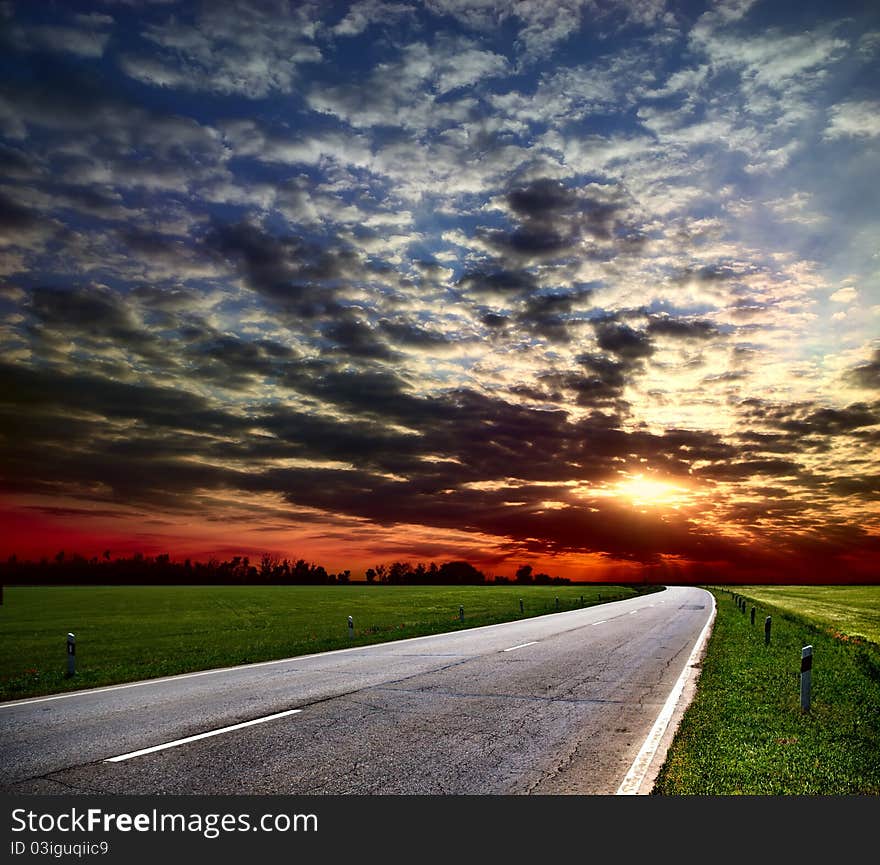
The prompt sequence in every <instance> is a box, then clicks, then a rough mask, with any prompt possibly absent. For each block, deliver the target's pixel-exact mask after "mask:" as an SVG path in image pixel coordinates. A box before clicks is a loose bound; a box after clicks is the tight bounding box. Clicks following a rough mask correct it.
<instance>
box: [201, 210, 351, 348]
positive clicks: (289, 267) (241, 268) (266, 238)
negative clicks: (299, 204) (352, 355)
mask: <svg viewBox="0 0 880 865" xmlns="http://www.w3.org/2000/svg"><path fill="white" fill-rule="evenodd" d="M205 247H206V248H207V249H208V250H209V251H213V252H215V253H216V254H218V255H219V256H221V257H222V258H223V259H224V260H226V261H227V262H229V263H230V264H231V265H232V266H233V268H234V269H235V270H237V271H238V272H239V273H240V274H241V276H242V277H243V279H244V281H245V284H246V285H247V286H248V287H249V288H251V289H252V290H253V291H255V292H257V293H258V294H260V295H262V296H263V297H264V298H266V299H267V300H269V301H271V302H272V304H273V305H274V306H275V307H277V308H278V309H279V310H280V311H282V312H283V313H286V314H287V315H288V316H289V317H293V318H294V319H306V320H312V319H318V318H322V317H327V316H333V315H338V314H340V313H342V311H343V307H342V306H341V305H340V303H339V302H338V300H337V294H338V291H339V286H340V283H341V282H342V281H343V280H346V279H352V278H354V277H355V276H362V275H363V271H362V267H361V263H360V260H359V259H358V257H357V255H356V254H355V253H354V252H353V251H352V250H351V249H348V248H343V247H339V248H337V249H328V248H327V247H326V246H322V245H319V244H316V243H309V242H307V241H305V240H303V239H302V238H301V237H297V236H295V235H286V236H277V235H274V234H271V233H269V232H267V231H264V230H263V229H262V228H260V227H258V226H256V225H252V224H250V223H246V222H240V223H234V224H227V225H222V224H219V225H215V226H214V227H213V228H212V230H211V231H210V232H209V233H208V235H207V236H206V238H205ZM347 326H349V327H350V328H351V330H352V333H354V331H356V330H357V327H356V326H354V325H352V324H351V320H349V322H348V324H347ZM351 341H352V344H353V345H357V344H358V341H357V339H356V338H354V337H353V338H352V340H351Z"/></svg>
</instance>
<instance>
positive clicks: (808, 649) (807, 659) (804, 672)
mask: <svg viewBox="0 0 880 865" xmlns="http://www.w3.org/2000/svg"><path fill="white" fill-rule="evenodd" d="M812 670H813V647H812V646H804V647H803V649H801V709H802V710H803V711H804V712H809V711H810V679H811V677H812Z"/></svg>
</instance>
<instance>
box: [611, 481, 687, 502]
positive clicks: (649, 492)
mask: <svg viewBox="0 0 880 865" xmlns="http://www.w3.org/2000/svg"><path fill="white" fill-rule="evenodd" d="M608 494H609V495H613V496H616V497H619V498H624V499H629V500H630V501H631V502H632V503H633V504H634V505H639V506H648V507H657V506H661V505H664V506H669V507H674V508H677V507H680V506H681V505H683V504H685V503H687V502H688V501H690V499H691V492H690V491H689V490H688V489H686V488H685V487H683V486H678V485H676V484H673V483H669V482H668V481H661V480H655V479H654V478H651V477H645V476H644V475H643V474H638V475H628V476H627V477H626V478H624V479H623V480H621V481H618V482H617V483H616V484H614V485H613V486H612V487H610V488H609V490H608Z"/></svg>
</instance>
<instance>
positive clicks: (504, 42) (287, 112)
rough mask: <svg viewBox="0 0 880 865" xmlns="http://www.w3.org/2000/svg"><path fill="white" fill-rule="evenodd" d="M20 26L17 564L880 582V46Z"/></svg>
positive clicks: (11, 426)
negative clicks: (66, 560)
mask: <svg viewBox="0 0 880 865" xmlns="http://www.w3.org/2000/svg"><path fill="white" fill-rule="evenodd" d="M0 5H2V8H0V18H3V19H4V21H3V32H4V36H3V47H4V51H3V52H0V68H2V72H3V81H4V85H3V88H2V90H0V165H2V166H3V168H2V173H0V557H2V558H4V559H5V558H6V557H8V556H9V555H12V554H15V555H17V556H19V558H24V559H39V558H42V557H44V556H45V557H49V558H51V557H54V556H55V555H56V554H57V553H58V552H59V551H61V550H64V551H65V552H66V553H69V554H73V553H79V554H81V555H85V556H86V557H91V556H94V555H98V556H100V555H102V554H103V552H104V550H108V549H109V550H110V551H111V554H112V555H113V556H120V555H130V554H132V553H135V552H142V553H144V554H145V555H156V554H160V553H170V554H171V555H172V556H173V557H175V558H177V559H182V558H185V557H189V558H193V559H202V560H204V559H207V558H209V557H212V556H215V557H218V558H229V557H231V556H234V555H249V556H251V557H258V556H259V555H261V554H262V553H263V552H270V553H272V554H275V555H278V556H280V557H288V558H305V559H307V560H309V561H314V562H316V563H319V564H322V565H324V566H325V567H326V568H327V569H328V571H338V570H343V569H346V568H348V569H351V570H352V571H353V572H354V574H355V576H359V575H361V574H362V573H363V571H364V570H365V569H366V568H367V567H370V566H375V565H376V564H378V563H380V562H386V563H387V562H391V561H395V560H403V561H410V562H418V561H421V562H429V561H435V562H442V561H449V560H452V559H466V560H468V561H470V562H472V563H474V564H475V565H477V566H479V567H480V568H481V569H482V570H484V571H485V572H486V573H487V574H490V575H494V574H502V575H505V576H512V574H513V573H514V571H515V570H516V568H517V567H518V566H519V565H521V564H525V563H528V564H531V565H532V566H533V567H534V568H535V570H536V571H544V572H547V573H549V574H551V575H559V576H564V577H569V578H570V579H574V580H582V579H585V580H589V579H596V580H618V581H620V580H639V579H642V578H644V577H649V578H651V579H667V580H669V581H689V580H693V581H700V582H706V581H710V580H719V581H720V580H722V579H727V580H730V581H738V582H758V581H761V582H774V581H779V582H825V583H834V582H849V581H858V582H877V581H880V508H878V500H880V447H878V445H880V396H878V389H880V342H878V333H880V327H878V325H880V270H878V267H877V237H878V236H880V222H878V214H880V192H878V186H877V183H876V178H877V176H878V174H880V146H878V144H880V122H878V119H877V118H878V117H880V102H878V99H877V90H876V81H877V80H878V76H880V11H878V10H871V9H867V8H866V4H864V3H860V2H855V0H853V2H846V0H841V2H840V3H835V4H819V8H814V7H815V4H814V5H813V6H809V5H808V6H805V8H803V9H788V8H783V5H786V6H787V4H775V3H772V2H770V0H745V2H742V0H738V2H735V3H734V2H730V3H728V2H721V3H708V2H706V3H702V4H701V3H699V2H698V3H697V4H696V5H694V4H689V5H688V8H687V10H684V9H683V8H682V7H681V4H672V3H668V4H667V3H663V2H658V3H651V4H644V3H638V2H635V0H612V2H608V3H602V4H598V5H597V4H595V3H593V2H591V0H573V2H571V3H566V4H563V5H557V4H517V3H514V2H512V0H511V2H507V0H501V2H497V3H492V4H485V3H482V2H478V0H436V2H432V3H430V4H417V5H413V4H406V3H395V2H391V3H383V4H376V3H373V2H372V0H360V2H356V3H348V4H320V3H318V4H309V3H297V4H289V5H288V4H278V6H277V8H273V9H272V10H270V9H269V8H268V7H266V6H265V4H253V3H251V2H249V0H237V2H235V3H233V4H231V5H230V4H203V5H196V4H172V5H171V6H169V5H168V4H153V5H148V6H147V7H146V8H138V9H134V8H128V7H126V6H118V5H113V6H112V7H111V6H109V5H107V4H105V3H97V2H96V3H95V4H94V8H89V7H88V4H86V3H83V4H77V8H76V10H73V9H72V8H71V9H68V8H61V7H56V6H47V5H44V4H32V3H24V2H14V3H7V4H0ZM868 5H870V4H868ZM380 7H381V8H380ZM242 19H246V20H247V21H248V27H241V26H239V22H240V21H241V20H242Z"/></svg>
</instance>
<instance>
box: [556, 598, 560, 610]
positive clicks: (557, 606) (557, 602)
mask: <svg viewBox="0 0 880 865" xmlns="http://www.w3.org/2000/svg"><path fill="white" fill-rule="evenodd" d="M556 612H557V613H558V612H559V598H557V599H556Z"/></svg>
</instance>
